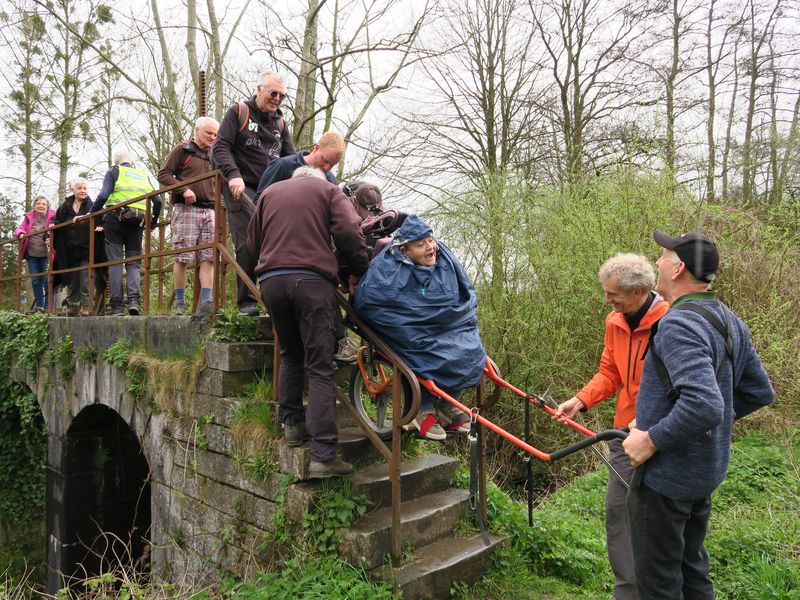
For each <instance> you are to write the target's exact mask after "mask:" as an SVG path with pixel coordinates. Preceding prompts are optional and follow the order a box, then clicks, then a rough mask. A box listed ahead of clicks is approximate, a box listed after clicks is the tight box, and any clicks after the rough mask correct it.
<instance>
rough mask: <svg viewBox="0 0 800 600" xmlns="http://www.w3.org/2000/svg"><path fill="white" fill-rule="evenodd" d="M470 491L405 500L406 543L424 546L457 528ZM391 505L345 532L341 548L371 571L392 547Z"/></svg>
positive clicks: (402, 511) (403, 525) (402, 508)
mask: <svg viewBox="0 0 800 600" xmlns="http://www.w3.org/2000/svg"><path fill="white" fill-rule="evenodd" d="M468 496H469V492H468V491H467V490H461V489H456V488H448V489H446V490H444V491H441V492H436V493H433V494H428V495H426V496H422V497H421V498H417V499H415V500H409V501H408V502H403V503H402V504H401V505H400V530H401V532H402V533H401V535H402V539H403V545H404V547H405V548H406V549H407V548H408V547H413V548H417V547H422V546H425V545H427V544H430V543H432V542H435V541H436V540H438V539H440V538H442V537H444V536H447V535H449V534H451V533H452V532H453V528H454V527H455V525H456V523H457V522H458V519H459V518H460V517H461V515H462V514H463V513H464V511H465V510H466V509H467V506H468V503H467V498H468ZM391 527H392V509H391V507H385V508H380V509H378V510H376V511H373V512H371V513H368V514H367V515H365V516H364V517H363V518H362V519H361V520H360V521H359V522H358V523H356V524H355V525H354V526H352V527H350V528H349V529H346V530H343V531H342V532H341V536H342V543H341V544H340V545H339V550H340V551H341V552H342V554H343V555H344V556H345V557H347V559H348V561H350V562H351V563H352V564H354V565H358V566H361V567H363V568H364V569H365V570H367V571H370V570H372V569H374V568H376V567H379V566H381V564H382V563H383V562H384V559H385V557H386V548H391V543H392V542H391Z"/></svg>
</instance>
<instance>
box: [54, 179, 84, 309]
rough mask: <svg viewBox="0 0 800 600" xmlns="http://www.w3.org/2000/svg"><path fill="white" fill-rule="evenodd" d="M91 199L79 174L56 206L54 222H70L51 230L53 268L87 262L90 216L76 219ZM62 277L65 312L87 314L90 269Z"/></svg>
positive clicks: (79, 265)
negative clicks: (65, 302)
mask: <svg viewBox="0 0 800 600" xmlns="http://www.w3.org/2000/svg"><path fill="white" fill-rule="evenodd" d="M91 207H92V200H91V198H89V192H88V189H87V187H86V180H85V179H83V178H81V177H79V178H77V179H75V181H73V182H72V194H71V195H69V196H67V197H66V198H65V199H64V202H63V203H62V204H61V205H60V206H59V207H58V210H57V211H56V217H55V219H54V220H53V223H54V224H60V223H72V224H71V225H68V226H66V227H63V228H61V229H57V230H55V231H54V232H53V237H54V242H55V250H56V258H55V265H54V266H55V268H56V269H70V268H73V267H87V266H88V264H89V220H88V219H81V220H76V219H77V217H82V216H84V215H87V214H89V209H90V208H91ZM61 281H62V283H63V282H66V283H67V286H68V293H67V303H68V309H67V314H68V315H69V316H71V317H77V316H79V315H86V314H89V312H88V311H89V270H88V268H86V269H83V270H81V271H74V272H72V273H66V274H64V275H62V276H61Z"/></svg>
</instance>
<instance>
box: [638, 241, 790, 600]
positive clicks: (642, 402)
mask: <svg viewBox="0 0 800 600" xmlns="http://www.w3.org/2000/svg"><path fill="white" fill-rule="evenodd" d="M653 239H655V241H656V243H658V244H659V245H660V246H661V247H662V248H663V251H662V254H661V258H659V259H658V261H657V262H656V265H657V267H658V285H657V286H656V291H657V292H658V293H660V294H661V295H662V296H664V297H665V298H666V299H667V300H668V301H669V302H670V303H671V307H670V310H669V311H668V312H667V314H666V315H664V317H662V318H661V320H660V321H659V322H658V324H657V329H656V328H654V329H653V332H656V331H657V333H654V334H652V337H651V341H650V348H651V351H650V352H648V355H647V357H646V358H645V364H644V370H643V372H642V381H641V385H640V387H639V397H638V400H637V402H636V421H635V422H634V424H632V427H631V432H630V435H629V436H628V439H626V440H625V441H624V442H623V448H624V449H625V452H626V453H627V454H628V456H629V457H630V459H631V464H633V465H634V466H636V467H638V468H637V470H636V474H635V476H634V480H633V482H632V484H631V489H630V491H629V493H628V502H627V504H628V516H629V520H630V527H631V538H632V539H631V542H632V546H633V555H634V563H635V565H634V567H635V572H636V580H637V585H638V588H639V597H640V600H650V599H662V598H663V599H664V600H680V599H682V598H686V599H689V598H692V599H703V600H705V599H712V598H714V586H713V584H712V583H711V580H710V579H709V576H708V553H707V552H706V550H705V547H704V545H703V542H704V539H705V535H706V529H707V527H708V517H709V514H710V512H711V493H712V492H713V491H714V490H715V489H716V487H717V486H718V485H719V484H720V483H721V482H722V481H723V480H724V479H725V474H726V472H727V469H728V461H729V459H730V450H731V429H732V427H733V421H734V420H735V419H738V418H741V417H743V416H744V415H746V414H748V413H750V412H752V411H753V410H756V409H757V408H760V407H761V406H764V405H767V404H771V403H772V402H773V401H774V399H775V392H774V391H773V389H772V386H771V384H770V382H769V378H768V376H767V373H766V372H765V371H764V368H763V367H762V366H761V361H760V360H759V358H758V355H757V354H756V352H755V350H754V348H753V345H752V343H751V341H750V333H749V331H748V329H747V326H746V325H745V324H744V323H742V321H741V320H739V318H738V317H736V316H735V315H733V314H732V313H731V312H730V310H729V309H727V307H725V306H724V305H723V304H722V303H721V302H719V301H718V300H716V299H715V297H714V292H710V291H708V286H709V284H710V283H711V281H713V279H714V276H715V274H716V271H717V267H718V266H719V254H718V252H717V247H716V246H715V245H714V243H713V242H711V240H709V239H708V238H707V237H705V236H704V235H702V234H699V233H694V232H693V233H687V234H684V235H682V236H679V237H671V236H668V235H666V234H665V233H663V232H661V231H655V232H654V233H653ZM688 302H691V303H695V304H696V305H700V306H701V307H703V308H705V309H707V310H708V311H710V312H711V313H712V314H713V315H714V316H716V318H717V319H718V320H719V321H720V322H721V323H723V324H725V323H727V328H728V329H729V331H730V335H731V338H732V342H733V348H732V356H730V357H729V356H728V354H727V353H726V340H725V338H724V337H723V335H722V334H721V333H720V332H719V331H717V329H716V328H715V327H714V326H713V325H712V323H711V322H710V321H709V320H708V319H707V318H706V317H705V316H703V315H701V314H698V313H696V312H692V311H690V310H683V309H682V308H681V305H682V304H684V303H688ZM683 308H685V307H683ZM726 312H727V313H728V316H726ZM653 352H655V353H656V354H657V356H659V357H660V358H661V360H662V361H663V363H664V366H665V368H666V371H667V373H668V374H669V377H670V379H671V382H672V386H673V388H674V391H675V394H673V395H672V396H668V391H667V389H666V388H665V385H664V383H663V382H662V379H661V377H660V376H659V375H658V373H657V371H656V364H655V363H656V360H655V359H654V356H653Z"/></svg>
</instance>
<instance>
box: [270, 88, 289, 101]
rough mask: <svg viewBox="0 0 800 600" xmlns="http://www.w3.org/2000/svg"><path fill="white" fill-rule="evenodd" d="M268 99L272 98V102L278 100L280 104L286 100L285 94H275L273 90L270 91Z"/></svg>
mask: <svg viewBox="0 0 800 600" xmlns="http://www.w3.org/2000/svg"><path fill="white" fill-rule="evenodd" d="M269 97H270V98H272V99H273V100H280V101H281V102H283V101H284V100H285V99H286V94H284V93H283V92H276V91H275V90H270V91H269Z"/></svg>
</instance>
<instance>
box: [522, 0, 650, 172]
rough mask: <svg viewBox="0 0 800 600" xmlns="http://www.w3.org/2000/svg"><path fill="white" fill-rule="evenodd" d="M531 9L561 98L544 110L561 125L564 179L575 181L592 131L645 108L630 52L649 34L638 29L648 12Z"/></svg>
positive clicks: (577, 3)
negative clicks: (641, 106)
mask: <svg viewBox="0 0 800 600" xmlns="http://www.w3.org/2000/svg"><path fill="white" fill-rule="evenodd" d="M530 8H531V12H532V13H533V20H534V23H535V25H536V29H537V30H538V33H539V38H540V40H541V42H542V44H543V46H544V49H545V51H546V54H547V60H548V63H549V64H548V68H549V70H550V71H551V72H552V76H553V80H554V82H555V91H556V94H557V100H556V102H555V103H546V104H540V109H541V110H542V111H543V112H544V113H545V114H546V115H548V117H549V118H550V119H551V121H552V122H553V123H554V124H555V125H556V128H557V132H558V137H559V140H558V142H559V144H560V145H562V146H563V160H562V163H561V165H560V174H561V179H562V180H563V181H568V182H576V181H578V180H579V179H580V178H581V177H582V176H583V175H584V172H585V162H586V159H587V144H588V141H587V134H588V132H589V130H590V128H591V126H592V125H593V124H594V123H596V122H597V121H599V120H602V119H604V118H605V117H608V116H609V115H612V114H614V113H617V112H620V111H622V110H624V109H627V108H632V107H634V106H636V105H638V104H639V103H641V98H637V90H636V89H634V86H633V85H632V84H633V83H634V81H633V73H632V70H631V68H630V67H631V65H632V64H633V63H632V62H631V60H630V58H631V55H630V52H629V51H630V49H631V47H632V45H633V44H634V42H635V41H636V40H637V39H638V38H639V37H641V36H642V35H643V34H644V28H642V27H640V26H639V25H640V23H641V21H642V20H643V19H644V18H645V17H646V16H647V7H646V6H645V5H643V4H630V3H629V4H628V5H626V6H624V7H618V6H614V5H611V6H606V5H603V6H602V7H601V5H600V4H599V3H597V2H593V1H592V0H546V1H545V2H536V3H534V2H531V4H530Z"/></svg>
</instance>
